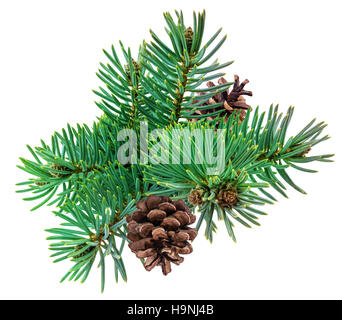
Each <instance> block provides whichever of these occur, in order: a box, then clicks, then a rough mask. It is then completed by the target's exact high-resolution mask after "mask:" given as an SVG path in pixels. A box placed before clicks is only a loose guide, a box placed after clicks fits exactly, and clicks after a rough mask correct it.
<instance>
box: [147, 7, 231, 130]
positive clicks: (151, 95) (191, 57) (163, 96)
mask: <svg viewBox="0 0 342 320" xmlns="http://www.w3.org/2000/svg"><path fill="white" fill-rule="evenodd" d="M176 15H177V17H178V21H177V23H176V22H175V21H174V20H173V18H172V16H171V15H170V13H165V14H164V18H165V21H166V24H167V28H165V30H166V32H167V34H168V37H169V39H170V42H171V45H172V47H169V46H168V45H167V44H165V43H164V42H163V41H161V40H160V38H159V37H158V36H157V35H156V34H155V33H154V32H153V31H150V33H151V36H152V39H153V40H152V41H151V43H147V42H144V46H143V50H142V53H141V55H142V57H143V58H144V60H143V61H142V64H143V65H144V66H145V68H146V70H148V73H147V74H146V76H145V77H143V78H141V84H142V87H143V91H142V92H144V96H143V97H142V100H143V101H144V102H145V105H142V106H141V108H144V109H145V110H144V111H142V112H143V113H144V114H146V115H151V114H152V113H154V112H158V117H155V118H154V121H158V123H159V124H160V125H162V126H167V125H174V124H176V123H178V122H179V121H180V119H181V118H183V117H185V118H186V117H189V118H190V115H191V114H193V111H194V106H193V103H194V101H195V100H196V99H198V98H199V97H200V96H196V95H195V93H196V92H199V91H200V90H198V89H197V88H198V87H199V86H200V85H201V84H202V83H203V82H204V81H205V80H206V79H215V78H216V77H219V76H222V75H224V74H222V73H220V74H216V75H211V76H207V74H208V73H211V72H214V71H216V70H219V69H221V68H224V67H226V66H228V65H230V64H231V63H232V62H227V63H225V64H219V63H217V62H216V61H215V62H214V63H212V64H211V65H210V66H208V67H204V68H198V66H200V65H202V64H204V63H205V62H207V61H208V60H209V59H210V58H211V57H212V56H213V55H214V54H215V53H216V52H217V50H218V49H219V48H220V47H221V45H222V44H223V42H224V41H225V39H226V36H224V37H223V38H222V40H221V41H220V42H219V43H218V45H217V46H216V47H215V48H214V49H213V50H212V51H211V52H209V53H208V54H207V55H205V53H206V50H207V48H208V47H209V46H210V45H211V44H212V43H213V42H214V40H215V39H216V38H217V36H218V35H219V33H220V31H221V29H220V30H219V31H218V32H216V33H215V34H214V36H213V37H212V38H211V39H210V40H209V41H208V42H207V43H206V44H205V45H203V46H201V44H202V38H203V33H204V23H205V11H203V13H199V14H198V15H196V14H195V13H194V24H193V28H191V27H188V28H186V26H185V25H184V19H183V14H182V12H177V11H176ZM196 76H199V77H198V78H196ZM231 84H232V83H227V84H225V85H223V86H217V87H213V88H209V89H208V90H207V91H210V96H213V95H214V94H217V93H219V92H222V91H224V90H226V89H227V88H228V87H229V86H230V85H231ZM201 98H202V99H203V97H201ZM146 99H148V100H152V101H154V105H157V106H158V110H148V109H149V108H150V107H151V103H150V102H149V101H148V100H147V101H146ZM146 109H147V110H146ZM159 115H160V116H159ZM151 117H153V116H152V115H151Z"/></svg>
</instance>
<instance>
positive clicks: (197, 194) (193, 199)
mask: <svg viewBox="0 0 342 320" xmlns="http://www.w3.org/2000/svg"><path fill="white" fill-rule="evenodd" d="M203 194H204V191H203V190H202V189H192V190H191V191H190V194H189V197H188V201H189V203H191V204H192V205H193V206H195V207H197V206H200V205H201V204H203V199H202V198H203Z"/></svg>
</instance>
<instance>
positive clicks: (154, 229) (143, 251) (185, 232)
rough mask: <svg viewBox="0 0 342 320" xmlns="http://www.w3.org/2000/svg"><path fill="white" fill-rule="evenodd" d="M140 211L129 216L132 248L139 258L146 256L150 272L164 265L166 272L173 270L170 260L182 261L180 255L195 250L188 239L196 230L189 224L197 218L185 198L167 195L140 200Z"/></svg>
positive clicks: (192, 237)
mask: <svg viewBox="0 0 342 320" xmlns="http://www.w3.org/2000/svg"><path fill="white" fill-rule="evenodd" d="M136 207H137V209H138V210H136V211H135V212H133V214H132V215H131V216H128V217H127V218H126V220H127V222H128V224H127V229H128V233H127V238H128V239H129V240H130V243H129V245H128V246H129V248H130V249H131V251H132V252H133V253H135V255H136V256H137V258H139V259H141V258H145V259H146V260H145V263H144V267H145V269H146V270H147V271H151V270H152V269H153V268H154V267H155V266H161V268H162V272H163V274H164V275H167V274H168V273H170V272H171V262H172V263H174V264H177V265H179V264H181V263H182V262H183V261H184V258H183V257H181V256H180V254H189V253H191V252H192V246H191V244H190V242H189V240H190V241H191V240H194V239H195V238H196V236H197V230H196V229H194V228H190V227H189V225H190V224H192V223H194V222H195V220H196V217H195V215H193V214H192V213H191V212H190V209H189V208H188V207H187V205H186V204H185V202H184V201H183V200H177V201H171V199H170V198H168V197H166V196H161V197H158V196H155V195H152V196H149V197H147V198H146V200H140V201H138V202H137V204H136Z"/></svg>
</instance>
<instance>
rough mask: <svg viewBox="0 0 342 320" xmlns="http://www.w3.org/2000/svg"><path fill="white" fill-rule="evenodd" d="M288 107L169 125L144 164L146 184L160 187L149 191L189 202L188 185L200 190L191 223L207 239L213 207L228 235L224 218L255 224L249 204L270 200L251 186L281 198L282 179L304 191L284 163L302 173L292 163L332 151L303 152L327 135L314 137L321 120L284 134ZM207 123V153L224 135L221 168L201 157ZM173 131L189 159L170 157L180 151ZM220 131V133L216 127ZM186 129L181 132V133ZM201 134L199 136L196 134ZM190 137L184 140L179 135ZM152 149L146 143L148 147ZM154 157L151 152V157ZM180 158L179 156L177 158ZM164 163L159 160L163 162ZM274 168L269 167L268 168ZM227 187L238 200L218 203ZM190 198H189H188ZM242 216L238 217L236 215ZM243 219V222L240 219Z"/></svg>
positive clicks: (320, 128)
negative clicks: (241, 117)
mask: <svg viewBox="0 0 342 320" xmlns="http://www.w3.org/2000/svg"><path fill="white" fill-rule="evenodd" d="M293 111H294V108H293V107H290V108H289V109H288V111H287V113H286V115H285V116H284V117H283V115H282V114H278V106H276V107H273V106H271V107H270V108H269V111H268V113H267V117H266V113H265V112H263V113H261V114H260V115H259V108H257V109H256V110H255V111H254V115H253V116H252V117H251V112H250V110H249V111H248V113H247V116H246V118H245V120H244V121H243V122H242V123H241V124H239V117H238V116H236V117H235V118H234V117H230V118H229V119H228V121H227V122H226V123H225V122H224V121H222V119H221V121H220V123H219V126H218V127H217V129H218V130H217V131H216V132H215V128H216V127H215V126H212V125H211V124H210V122H204V123H202V121H200V122H196V123H193V122H188V123H181V124H178V125H175V126H173V127H172V128H170V129H169V131H167V132H166V134H164V135H163V136H162V137H161V138H160V141H159V142H158V145H159V146H158V148H159V149H160V152H159V154H160V155H162V157H160V158H158V159H156V161H155V163H153V162H152V164H151V165H149V166H147V170H146V172H145V180H146V181H149V182H150V183H152V184H157V185H159V186H161V187H163V189H161V190H156V191H155V192H153V194H173V195H174V196H176V197H178V198H180V199H183V200H188V201H189V196H191V193H192V192H193V191H194V190H200V192H201V200H200V203H197V205H198V207H199V211H200V212H201V215H200V218H199V220H198V224H197V228H199V227H200V226H201V224H202V221H203V220H205V221H206V223H207V227H206V230H205V235H206V237H207V238H208V239H209V240H212V236H213V232H214V231H215V230H216V225H215V223H214V222H213V215H214V212H216V213H217V217H218V219H219V220H220V219H223V220H224V221H225V224H226V227H227V231H228V234H229V235H230V236H231V237H232V238H233V239H234V240H236V238H235V235H234V232H233V228H232V227H233V223H232V222H231V220H230V218H229V217H231V218H234V219H235V220H237V221H239V222H240V223H241V224H243V225H245V226H247V227H250V225H249V224H248V222H251V223H253V224H255V225H258V223H257V221H256V220H257V217H256V216H254V215H253V214H252V213H254V214H265V213H264V212H262V211H260V210H258V209H256V208H254V205H263V204H265V203H272V202H271V201H270V200H267V199H264V198H262V197H260V196H258V195H257V194H256V193H255V192H254V191H251V190H252V189H251V188H258V189H259V190H260V191H261V192H262V193H264V194H265V195H266V196H267V197H268V198H270V199H271V200H273V201H276V199H275V198H274V196H272V195H271V194H270V193H269V192H268V191H266V190H265V188H266V189H267V188H268V187H269V186H271V187H272V188H273V189H275V190H276V191H278V192H279V193H281V194H282V195H283V196H285V197H287V194H286V192H285V190H286V186H285V183H287V184H288V185H290V186H291V187H293V188H294V189H295V190H297V191H299V192H301V193H305V191H304V190H303V189H302V188H300V187H299V186H297V184H295V182H293V180H292V179H291V178H290V176H289V174H288V173H287V170H286V169H287V168H290V167H292V168H294V169H297V170H301V171H306V172H315V171H314V170H311V169H306V168H303V167H299V166H298V165H296V164H295V163H298V162H304V163H305V162H312V161H325V162H329V161H332V160H330V159H329V158H331V157H332V156H333V155H332V154H324V155H319V156H310V157H307V156H306V151H308V150H309V149H311V148H313V147H314V146H315V145H317V144H318V143H320V142H322V141H325V140H327V139H328V138H329V136H328V135H325V136H323V137H320V135H321V133H322V131H323V130H324V128H325V125H324V124H323V123H318V124H317V125H315V126H314V125H313V124H314V120H313V121H311V122H310V123H309V124H308V125H307V126H305V127H304V128H303V130H301V131H300V132H299V133H298V134H297V135H295V136H292V137H290V138H286V132H287V130H288V127H289V124H290V120H291V118H292V115H293ZM208 128H211V131H210V132H211V133H213V139H214V140H213V154H216V155H218V153H219V151H218V149H217V145H218V143H219V140H220V139H224V141H225V143H224V146H225V151H224V155H225V156H224V159H227V161H228V162H227V163H225V164H223V168H224V169H223V171H222V172H219V173H217V174H215V171H212V170H211V168H212V167H213V165H212V163H210V162H208V161H206V155H205V147H206V146H208V144H210V139H211V138H209V140H206V139H202V140H200V142H198V140H197V139H198V138H199V137H203V136H205V134H204V131H205V129H208ZM175 129H176V130H177V129H178V130H179V132H180V133H179V138H180V139H181V141H182V142H181V143H180V146H181V148H182V149H183V151H182V153H183V154H191V155H192V161H191V162H189V164H187V163H184V161H181V162H180V163H179V164H173V163H172V161H173V159H172V157H171V154H170V153H169V152H168V149H169V148H170V149H171V150H172V156H174V155H175V154H177V153H181V152H180V150H178V149H180V147H179V144H178V142H179V139H178V137H177V138H176V139H175V136H174V130H175ZM220 130H222V132H220ZM184 132H186V133H187V134H186V135H183V134H182V133H184ZM201 133H202V135H201ZM182 137H187V138H188V137H190V141H186V139H182ZM152 148H155V147H154V146H153V142H151V145H150V149H152ZM197 157H199V158H200V159H203V160H204V161H202V162H201V163H196V159H197ZM156 158H157V157H156ZM183 160H184V159H183ZM163 163H164V164H163ZM274 170H275V171H274ZM227 186H230V187H232V188H233V190H235V191H236V192H237V194H238V196H237V198H238V202H237V203H236V204H234V205H231V206H225V204H223V205H222V203H221V204H220V199H219V197H220V192H221V191H222V190H226V189H227ZM189 202H190V203H191V201H189ZM242 218H243V219H242ZM245 220H247V221H245Z"/></svg>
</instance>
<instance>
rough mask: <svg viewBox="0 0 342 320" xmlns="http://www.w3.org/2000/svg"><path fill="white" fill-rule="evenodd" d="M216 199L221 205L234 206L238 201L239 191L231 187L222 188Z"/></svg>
mask: <svg viewBox="0 0 342 320" xmlns="http://www.w3.org/2000/svg"><path fill="white" fill-rule="evenodd" d="M216 199H217V200H218V203H219V205H220V206H221V207H229V208H232V207H233V206H235V205H236V204H237V202H238V192H237V191H236V190H233V189H231V188H228V189H223V190H220V191H219V193H218V194H217V197H216Z"/></svg>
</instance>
